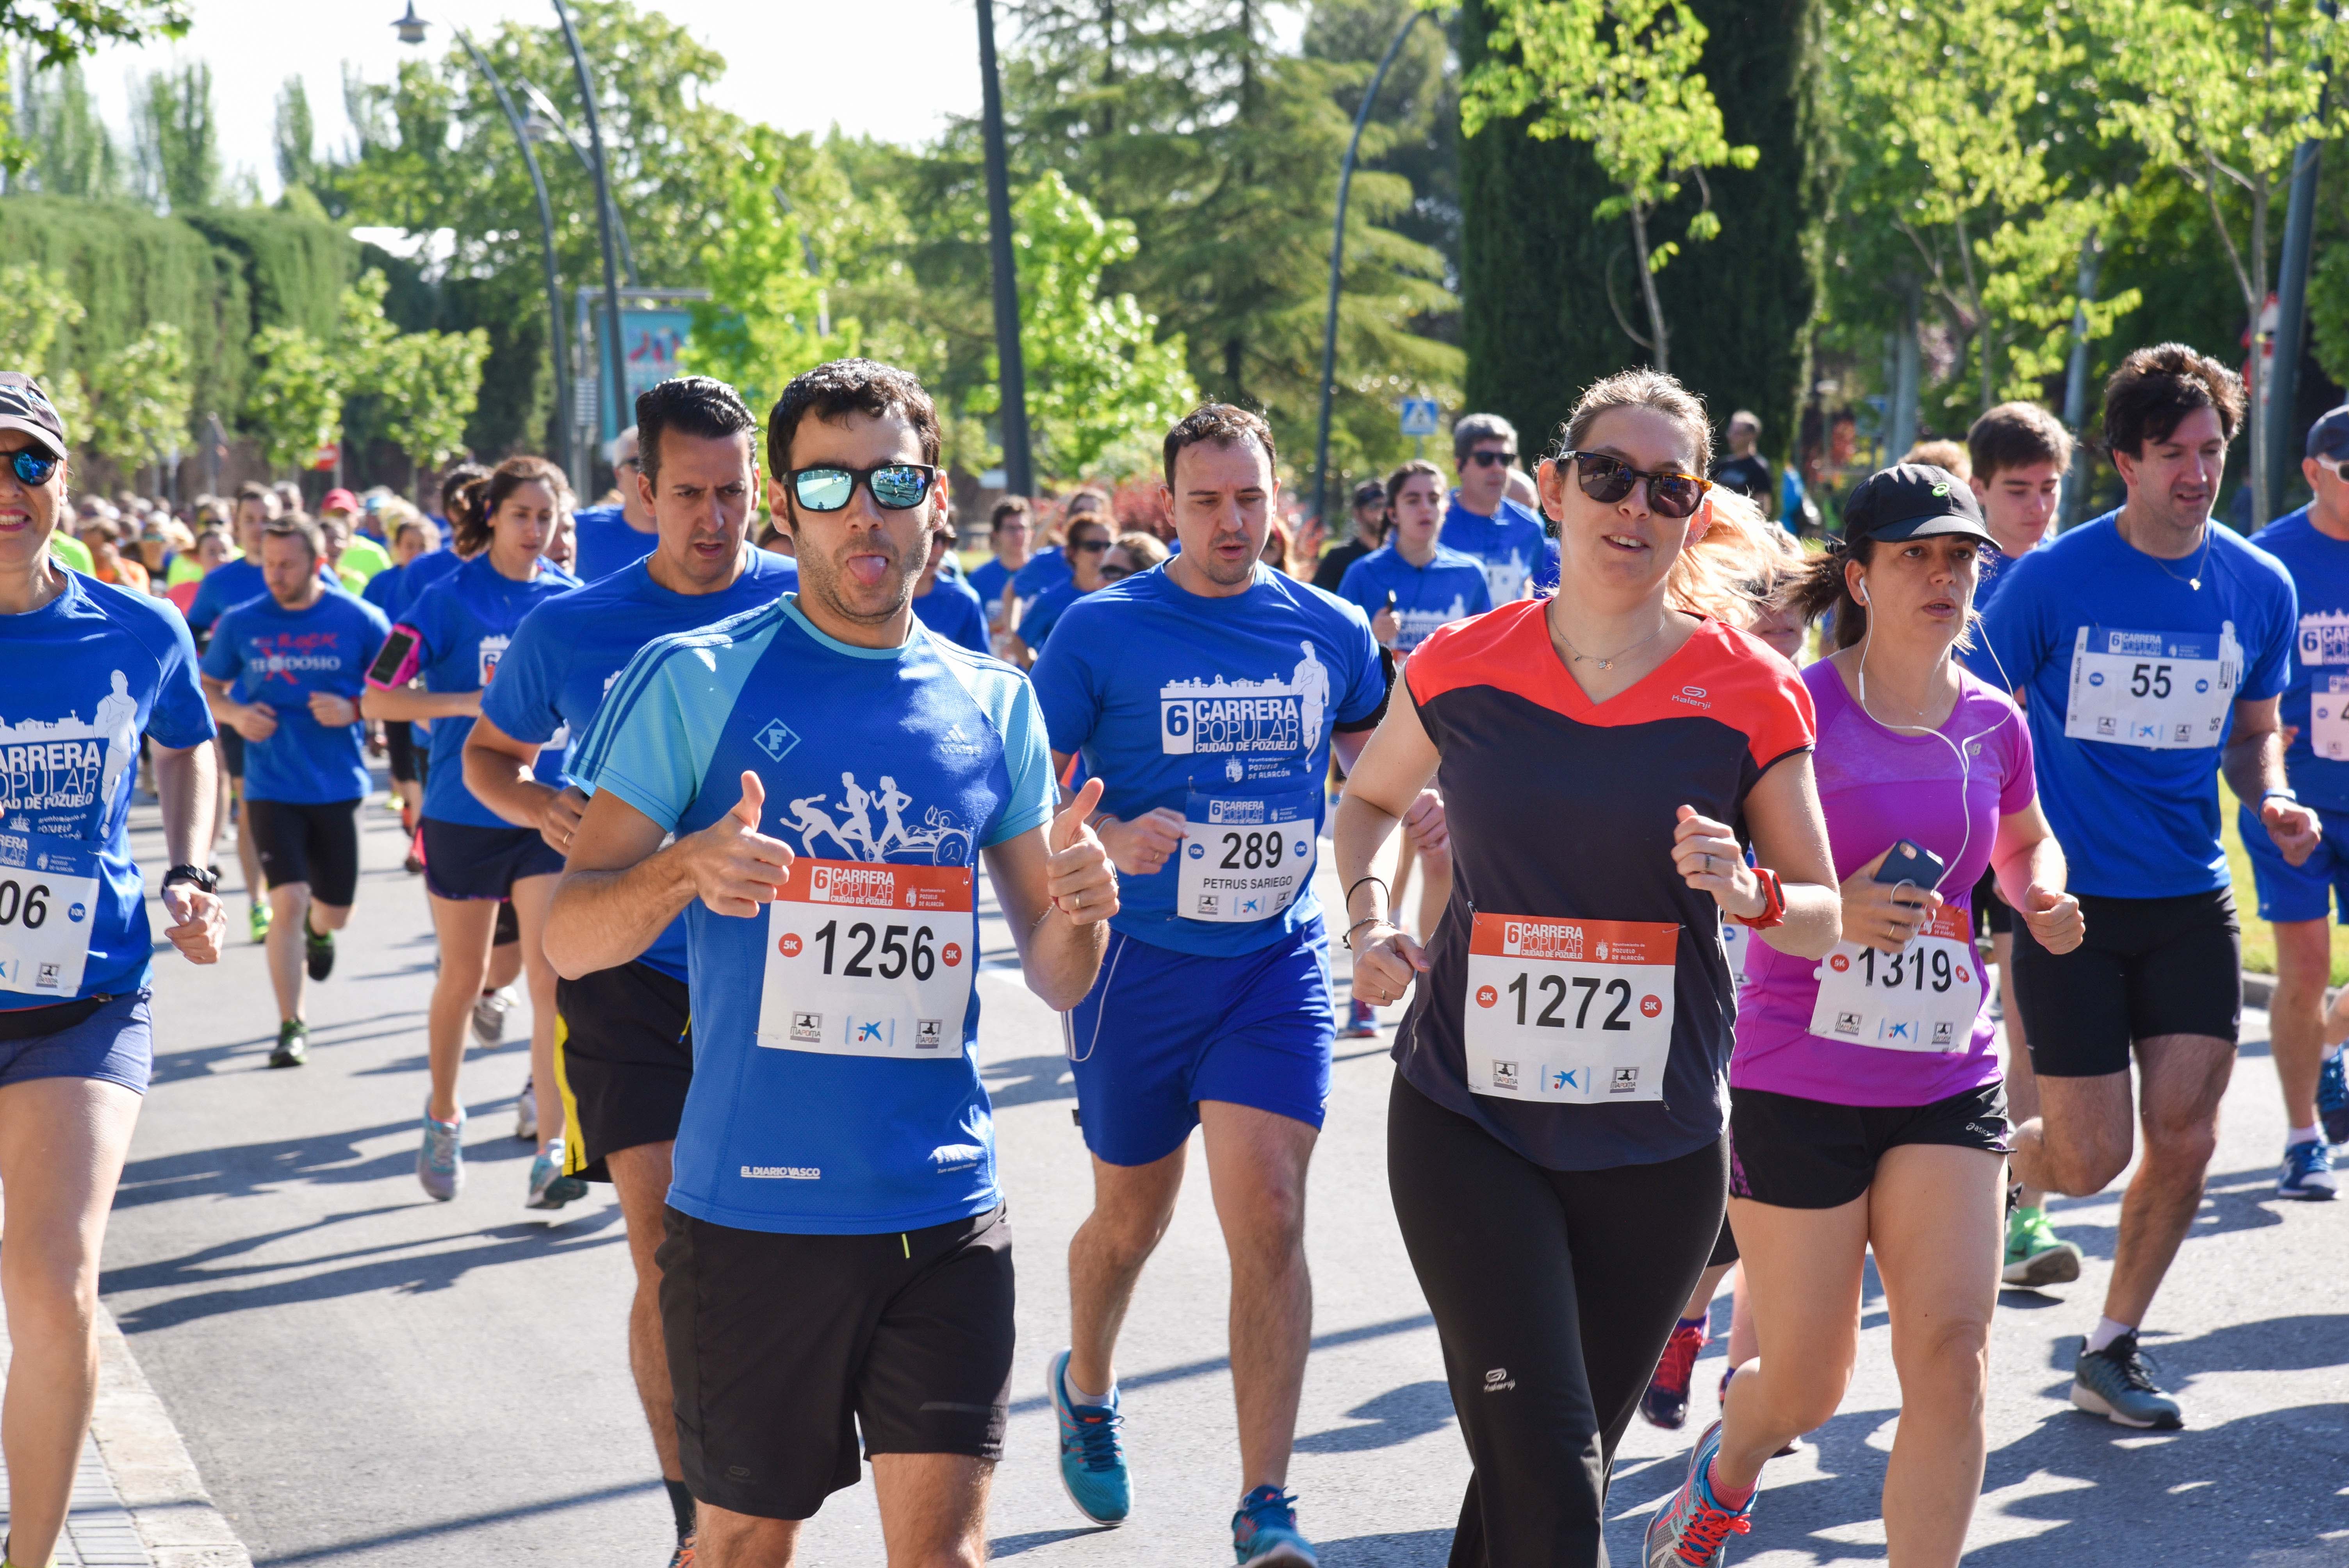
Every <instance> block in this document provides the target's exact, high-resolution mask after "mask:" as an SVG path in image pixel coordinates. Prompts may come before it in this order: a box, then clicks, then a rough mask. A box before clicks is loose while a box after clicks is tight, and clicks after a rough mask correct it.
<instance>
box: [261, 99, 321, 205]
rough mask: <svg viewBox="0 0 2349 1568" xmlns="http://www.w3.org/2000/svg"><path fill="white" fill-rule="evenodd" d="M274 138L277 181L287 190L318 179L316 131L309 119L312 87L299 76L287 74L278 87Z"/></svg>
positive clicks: (309, 183) (300, 187) (312, 184)
mask: <svg viewBox="0 0 2349 1568" xmlns="http://www.w3.org/2000/svg"><path fill="white" fill-rule="evenodd" d="M272 139H273V140H274V142H275V143H276V147H277V179H278V182H279V183H280V184H282V185H284V186H285V189H286V190H288V191H295V190H306V189H308V188H309V187H311V186H314V185H316V183H317V182H318V154H317V139H318V138H317V131H316V129H315V128H314V127H313V126H312V124H311V120H310V89H309V88H305V87H304V86H303V85H302V78H301V77H286V78H285V86H284V87H282V88H278V89H277V119H276V124H275V126H274V131H273V135H272Z"/></svg>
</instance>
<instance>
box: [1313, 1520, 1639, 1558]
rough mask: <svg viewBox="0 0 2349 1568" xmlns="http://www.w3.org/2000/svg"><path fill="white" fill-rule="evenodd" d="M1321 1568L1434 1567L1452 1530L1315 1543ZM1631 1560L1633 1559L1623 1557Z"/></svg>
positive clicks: (1402, 1532) (1449, 1545)
mask: <svg viewBox="0 0 2349 1568" xmlns="http://www.w3.org/2000/svg"><path fill="white" fill-rule="evenodd" d="M1314 1550H1315V1551H1316V1552H1318V1553H1319V1554H1320V1557H1321V1562H1322V1563H1323V1568H1434V1565H1435V1564H1437V1563H1442V1562H1443V1561H1444V1559H1445V1558H1446V1557H1447V1556H1449V1555H1450V1554H1451V1552H1452V1532H1451V1530H1450V1528H1449V1527H1447V1528H1445V1529H1443V1530H1398V1531H1395V1532H1392V1533H1391V1534H1386V1535H1350V1536H1348V1537H1346V1539H1345V1540H1343V1541H1323V1542H1317V1543H1316V1544H1315V1547H1314ZM1622 1561H1626V1562H1631V1561H1636V1559H1628V1558H1627V1559H1623V1560H1622Z"/></svg>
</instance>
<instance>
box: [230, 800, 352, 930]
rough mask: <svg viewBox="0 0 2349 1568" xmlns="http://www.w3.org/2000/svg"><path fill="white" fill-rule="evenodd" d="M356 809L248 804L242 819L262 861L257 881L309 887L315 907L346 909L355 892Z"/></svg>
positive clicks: (341, 803)
mask: <svg viewBox="0 0 2349 1568" xmlns="http://www.w3.org/2000/svg"><path fill="white" fill-rule="evenodd" d="M358 810H359V803H358V802H357V800H329V801H327V802H326V803H325V804H324V805H311V804H307V803H305V802H302V801H297V800H254V799H247V800H246V801H245V803H244V820H245V825H246V826H247V827H248V828H250V829H252V830H253V849H254V854H256V855H258V856H259V857H260V858H261V880H262V881H264V882H267V883H268V884H269V885H270V886H271V887H284V886H285V884H286V883H288V882H308V883H309V884H310V896H311V897H312V898H313V899H316V901H317V902H318V903H330V904H333V905H335V906H336V907H337V908H342V909H347V908H349V907H350V903H351V900H352V899H354V898H355V897H357V894H358V888H359V817H358Z"/></svg>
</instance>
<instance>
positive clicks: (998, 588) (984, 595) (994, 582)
mask: <svg viewBox="0 0 2349 1568" xmlns="http://www.w3.org/2000/svg"><path fill="white" fill-rule="evenodd" d="M962 580H963V581H964V582H966V583H969V584H970V591H971V592H972V593H976V594H978V602H979V603H981V604H984V605H986V606H987V613H988V614H990V615H991V614H994V613H995V607H996V605H998V604H999V603H1002V602H1003V589H1004V586H1005V584H1007V583H1009V582H1010V581H1011V568H1009V566H1006V565H1005V564H1003V562H1000V561H999V560H997V559H996V558H995V557H994V556H992V555H990V556H988V558H987V559H986V560H984V561H982V562H979V563H978V565H976V566H974V567H972V568H971V569H970V570H969V571H968V572H967V573H963V579H962Z"/></svg>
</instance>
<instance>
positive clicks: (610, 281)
mask: <svg viewBox="0 0 2349 1568" xmlns="http://www.w3.org/2000/svg"><path fill="white" fill-rule="evenodd" d="M554 15H555V19H556V20H557V21H559V22H561V23H562V24H563V41H564V43H565V44H567V45H569V46H571V68H572V69H573V70H574V72H576V73H577V74H578V77H579V103H580V107H581V108H583V109H585V112H586V116H587V143H588V146H589V147H590V148H591V149H593V150H594V151H595V228H596V232H597V234H598V236H599V238H600V239H601V240H602V242H603V248H604V334H603V335H604V337H605V339H606V343H605V349H604V352H603V353H602V354H600V355H598V356H596V357H597V358H599V359H600V360H602V361H603V363H604V364H605V366H608V367H609V369H608V370H607V371H606V373H605V377H604V379H605V385H606V386H607V387H610V388H611V390H610V393H609V394H608V396H609V397H610V398H611V407H612V412H613V415H614V418H615V419H616V425H615V427H614V428H625V427H626V424H627V420H626V418H620V416H621V415H622V414H623V413H625V411H626V404H625V403H623V402H622V398H624V397H626V395H627V389H628V377H627V360H626V356H625V353H624V351H623V350H622V348H621V346H620V268H619V261H618V258H617V257H616V255H615V253H614V250H613V243H612V182H611V178H610V173H611V166H610V164H609V163H608V162H607V161H606V160H605V157H604V128H603V122H602V120H601V119H600V118H599V117H598V116H597V115H596V113H595V78H594V77H591V76H590V75H588V73H587V56H586V54H585V51H583V50H582V49H581V48H580V47H579V35H578V34H577V33H576V32H575V31H574V30H573V28H572V26H571V12H570V9H569V7H567V6H565V5H564V4H563V0H554Z"/></svg>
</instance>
